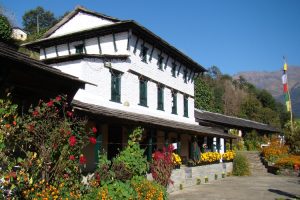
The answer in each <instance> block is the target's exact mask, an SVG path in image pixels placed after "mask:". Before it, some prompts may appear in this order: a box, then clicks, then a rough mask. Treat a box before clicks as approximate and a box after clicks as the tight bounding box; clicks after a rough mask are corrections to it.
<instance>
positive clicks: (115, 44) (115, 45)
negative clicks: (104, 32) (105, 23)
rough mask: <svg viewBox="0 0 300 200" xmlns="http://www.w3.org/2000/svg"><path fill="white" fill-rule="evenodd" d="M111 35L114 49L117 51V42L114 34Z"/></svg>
mask: <svg viewBox="0 0 300 200" xmlns="http://www.w3.org/2000/svg"><path fill="white" fill-rule="evenodd" d="M112 36H113V42H114V49H115V52H117V51H118V49H117V43H116V36H115V33H113V34H112Z"/></svg>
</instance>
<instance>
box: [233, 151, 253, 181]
mask: <svg viewBox="0 0 300 200" xmlns="http://www.w3.org/2000/svg"><path fill="white" fill-rule="evenodd" d="M232 174H233V175H235V176H247V175H250V169H249V162H248V160H247V158H246V157H245V156H244V155H242V154H239V153H238V154H237V155H236V157H235V158H234V159H233V171H232Z"/></svg>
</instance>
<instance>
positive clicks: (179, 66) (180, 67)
mask: <svg viewBox="0 0 300 200" xmlns="http://www.w3.org/2000/svg"><path fill="white" fill-rule="evenodd" d="M181 66H182V65H181V63H180V65H179V69H178V72H177V76H178V75H179V73H180V70H181Z"/></svg>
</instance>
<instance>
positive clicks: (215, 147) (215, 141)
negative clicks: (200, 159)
mask: <svg viewBox="0 0 300 200" xmlns="http://www.w3.org/2000/svg"><path fill="white" fill-rule="evenodd" d="M216 150H217V138H216V137H214V138H213V145H212V151H213V152H215V151H216Z"/></svg>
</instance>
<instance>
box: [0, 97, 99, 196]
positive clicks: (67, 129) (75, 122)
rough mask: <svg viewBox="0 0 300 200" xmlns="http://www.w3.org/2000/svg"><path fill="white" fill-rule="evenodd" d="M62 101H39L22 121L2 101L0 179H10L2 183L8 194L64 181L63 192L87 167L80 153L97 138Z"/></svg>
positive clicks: (60, 98) (78, 178) (7, 104)
mask: <svg viewBox="0 0 300 200" xmlns="http://www.w3.org/2000/svg"><path fill="white" fill-rule="evenodd" d="M64 99H65V98H64V97H63V96H57V97H56V98H54V99H50V100H49V101H48V102H44V101H40V102H39V104H38V105H37V106H36V107H34V108H30V109H29V111H28V114H25V115H24V116H22V117H18V116H17V114H16V111H17V106H16V105H13V104H11V102H10V101H4V100H1V102H0V103H1V109H0V117H1V120H0V121H1V122H0V123H5V125H4V126H3V125H2V124H1V127H0V135H2V136H3V137H0V138H3V139H2V140H1V146H5V148H1V149H0V150H1V153H0V155H1V160H0V164H1V165H0V166H2V167H3V170H1V173H2V174H0V175H1V176H3V177H11V175H13V178H10V179H8V181H6V182H5V184H6V187H8V189H9V191H10V193H11V192H12V191H14V193H15V195H20V193H22V191H28V189H29V188H30V189H31V190H32V189H34V187H33V184H35V183H38V182H39V181H40V180H41V179H43V180H45V182H47V183H48V184H49V185H53V184H54V183H58V182H60V180H59V179H62V178H63V179H64V182H65V187H66V188H72V187H73V186H75V185H76V184H75V183H77V185H79V183H80V179H81V173H80V168H81V167H82V166H84V164H85V163H86V158H85V156H84V155H83V154H82V152H81V151H82V149H83V147H84V146H86V145H88V144H89V143H92V144H93V143H94V139H95V137H96V135H95V132H93V131H92V129H90V128H87V126H86V121H85V120H81V119H79V118H76V117H75V116H74V115H73V112H72V111H70V108H69V107H68V104H67V103H66V101H65V100H64ZM3 108H5V109H3ZM1 113H2V114H1ZM14 166H15V167H14ZM14 168H15V169H14ZM54 185H55V184H54ZM12 195H14V194H10V196H12Z"/></svg>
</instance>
